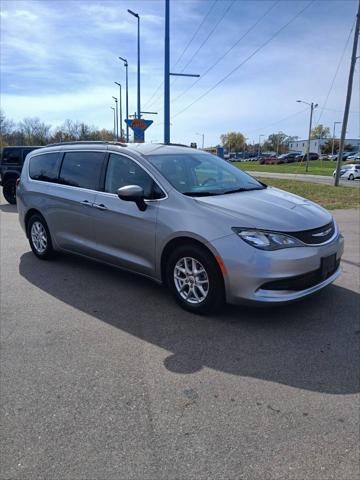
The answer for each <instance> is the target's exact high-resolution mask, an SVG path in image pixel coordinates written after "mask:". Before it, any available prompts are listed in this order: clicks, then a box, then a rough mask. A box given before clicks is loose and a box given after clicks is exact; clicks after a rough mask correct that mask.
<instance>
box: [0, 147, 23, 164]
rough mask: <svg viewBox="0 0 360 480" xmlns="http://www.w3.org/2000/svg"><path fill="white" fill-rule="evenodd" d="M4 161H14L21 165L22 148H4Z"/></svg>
mask: <svg viewBox="0 0 360 480" xmlns="http://www.w3.org/2000/svg"><path fill="white" fill-rule="evenodd" d="M1 161H2V163H13V164H16V165H21V163H22V151H21V148H4V150H3V154H2V160H1Z"/></svg>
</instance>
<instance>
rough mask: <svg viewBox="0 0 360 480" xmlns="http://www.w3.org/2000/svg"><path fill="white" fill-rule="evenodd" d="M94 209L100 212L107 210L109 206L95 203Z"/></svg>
mask: <svg viewBox="0 0 360 480" xmlns="http://www.w3.org/2000/svg"><path fill="white" fill-rule="evenodd" d="M93 207H95V208H97V209H98V210H107V209H108V208H107V206H106V205H104V204H103V203H94V204H93Z"/></svg>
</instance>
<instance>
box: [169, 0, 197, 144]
mask: <svg viewBox="0 0 360 480" xmlns="http://www.w3.org/2000/svg"><path fill="white" fill-rule="evenodd" d="M164 51H165V58H164V143H165V144H169V143H170V75H174V76H179V77H200V75H192V74H186V73H170V0H165V48H164Z"/></svg>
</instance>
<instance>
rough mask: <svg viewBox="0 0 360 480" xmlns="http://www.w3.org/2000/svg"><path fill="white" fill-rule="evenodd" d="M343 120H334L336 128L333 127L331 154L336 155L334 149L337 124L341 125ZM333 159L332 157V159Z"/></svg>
mask: <svg viewBox="0 0 360 480" xmlns="http://www.w3.org/2000/svg"><path fill="white" fill-rule="evenodd" d="M340 123H341V122H334V128H333V138H332V147H331V156H333V155H334V149H335V127H336V125H339V124H340ZM331 160H332V159H331Z"/></svg>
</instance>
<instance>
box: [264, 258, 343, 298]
mask: <svg viewBox="0 0 360 480" xmlns="http://www.w3.org/2000/svg"><path fill="white" fill-rule="evenodd" d="M339 266H340V259H339V260H337V261H336V262H335V266H334V268H333V269H332V270H330V271H327V272H326V274H325V275H324V273H323V269H322V267H320V268H318V269H317V270H314V271H313V272H309V273H305V274H303V275H298V276H296V277H290V278H285V279H283V280H275V281H273V282H268V283H265V284H264V285H262V286H261V287H260V288H261V289H262V290H292V291H301V290H306V289H307V288H311V287H314V286H315V285H318V284H319V283H321V282H323V281H324V280H326V279H327V278H329V277H331V275H333V274H334V273H335V272H336V270H337V269H338V268H339Z"/></svg>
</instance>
